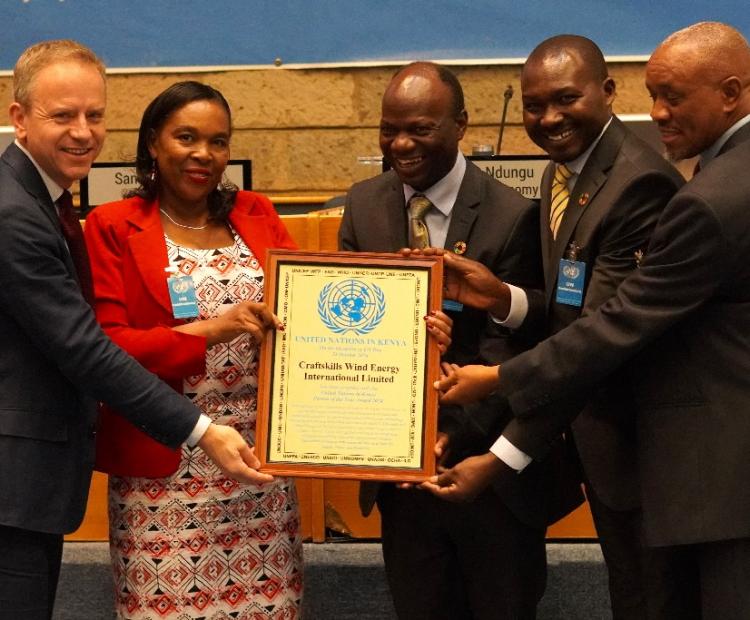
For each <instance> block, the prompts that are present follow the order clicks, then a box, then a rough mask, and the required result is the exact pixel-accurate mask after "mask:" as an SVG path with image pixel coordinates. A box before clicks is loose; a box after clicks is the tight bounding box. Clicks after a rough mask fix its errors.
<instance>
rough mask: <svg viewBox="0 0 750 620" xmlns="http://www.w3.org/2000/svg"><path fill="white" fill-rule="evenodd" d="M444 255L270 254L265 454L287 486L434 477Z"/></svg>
mask: <svg viewBox="0 0 750 620" xmlns="http://www.w3.org/2000/svg"><path fill="white" fill-rule="evenodd" d="M442 274H443V264H442V257H440V256H430V257H410V258H405V257H403V256H401V255H400V254H373V253H362V252H356V253H355V252H315V253H311V252H299V251H289V250H270V251H269V252H268V256H267V260H266V266H265V277H266V281H265V300H266V303H267V304H268V306H269V308H270V309H271V311H272V312H274V313H275V314H276V315H277V316H278V317H279V319H281V321H282V322H284V324H285V329H284V330H283V331H274V332H270V333H269V334H268V335H267V337H266V338H265V340H264V342H263V344H262V348H261V365H260V372H259V375H258V381H259V389H258V418H257V423H256V451H257V454H258V457H259V459H260V461H261V471H264V472H268V473H272V474H276V475H284V476H302V477H316V478H344V479H358V480H392V481H405V482H407V481H420V480H424V479H426V478H428V477H430V476H432V475H434V473H435V456H434V446H435V440H436V434H437V410H438V395H437V392H436V391H435V390H434V388H433V387H432V384H433V382H434V381H435V380H436V379H437V378H438V376H439V372H440V352H439V350H438V347H437V343H436V342H435V339H434V338H431V337H429V335H428V332H427V329H426V325H425V322H424V316H425V315H426V314H428V313H429V312H430V311H433V310H439V309H440V308H441V302H442V298H441V293H442Z"/></svg>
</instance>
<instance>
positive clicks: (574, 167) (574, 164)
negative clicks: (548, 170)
mask: <svg viewBox="0 0 750 620" xmlns="http://www.w3.org/2000/svg"><path fill="white" fill-rule="evenodd" d="M612 118H613V117H612V116H610V117H609V120H608V121H607V122H606V123H605V125H604V128H603V129H602V130H601V131H600V132H599V135H598V136H597V137H596V140H594V141H593V142H592V143H591V144H589V148H587V149H586V150H585V151H584V152H583V153H581V154H580V155H579V156H578V157H576V158H575V159H572V160H570V161H566V162H562V163H564V164H565V167H566V168H567V169H568V170H570V171H571V172H572V173H573V174H581V171H582V170H583V167H584V166H585V165H586V162H587V161H588V160H589V155H591V152H592V151H593V150H594V149H595V148H596V145H597V144H599V141H600V140H601V139H602V136H603V135H604V132H605V131H607V129H609V126H610V125H611V124H612Z"/></svg>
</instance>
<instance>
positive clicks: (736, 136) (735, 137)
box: [716, 123, 750, 157]
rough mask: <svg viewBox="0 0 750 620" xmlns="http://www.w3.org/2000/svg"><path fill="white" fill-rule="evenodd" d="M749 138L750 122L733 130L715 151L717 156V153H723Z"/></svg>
mask: <svg viewBox="0 0 750 620" xmlns="http://www.w3.org/2000/svg"><path fill="white" fill-rule="evenodd" d="M749 139H750V123H748V124H747V125H743V126H742V127H740V128H739V129H738V130H737V131H735V132H734V133H733V134H732V135H731V136H729V139H728V140H727V141H726V142H725V143H724V145H723V146H722V147H721V149H719V152H718V153H717V155H716V156H717V157H718V156H719V155H723V154H724V153H726V152H727V151H729V150H731V149H733V148H734V147H735V146H737V145H738V144H742V143H743V142H745V140H749Z"/></svg>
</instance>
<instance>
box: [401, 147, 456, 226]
mask: <svg viewBox="0 0 750 620" xmlns="http://www.w3.org/2000/svg"><path fill="white" fill-rule="evenodd" d="M465 173H466V158H465V157H464V156H463V153H461V151H459V152H458V154H457V156H456V163H455V164H453V168H451V170H450V172H449V173H448V174H446V175H445V176H444V177H443V178H442V179H440V180H439V181H438V182H437V183H435V184H434V185H432V186H431V187H429V188H427V189H426V190H425V191H423V192H418V191H417V190H416V189H414V188H413V187H412V186H411V185H407V184H406V183H404V199H405V200H406V204H408V203H409V198H411V197H412V196H413V195H414V194H417V193H419V194H423V195H425V196H427V198H428V199H429V201H430V202H431V203H432V204H433V205H434V206H435V208H436V209H437V210H438V211H440V213H442V214H443V215H445V216H448V215H450V212H451V211H452V210H453V205H454V204H456V198H457V197H458V190H459V189H461V182H462V181H463V180H464V174H465Z"/></svg>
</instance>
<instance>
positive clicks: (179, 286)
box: [164, 267, 200, 319]
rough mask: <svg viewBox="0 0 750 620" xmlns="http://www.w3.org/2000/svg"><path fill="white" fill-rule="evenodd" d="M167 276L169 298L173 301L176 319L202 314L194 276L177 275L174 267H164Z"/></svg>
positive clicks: (173, 313)
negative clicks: (196, 294)
mask: <svg viewBox="0 0 750 620" xmlns="http://www.w3.org/2000/svg"><path fill="white" fill-rule="evenodd" d="M164 271H166V272H167V273H168V274H169V275H168V276H167V289H168V290H169V300H170V301H171V302H172V316H174V318H176V319H193V318H195V317H197V316H199V315H200V311H199V310H198V299H197V298H196V296H195V282H193V278H192V276H189V275H177V273H176V270H175V269H174V268H173V267H167V268H166V269H164Z"/></svg>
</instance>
